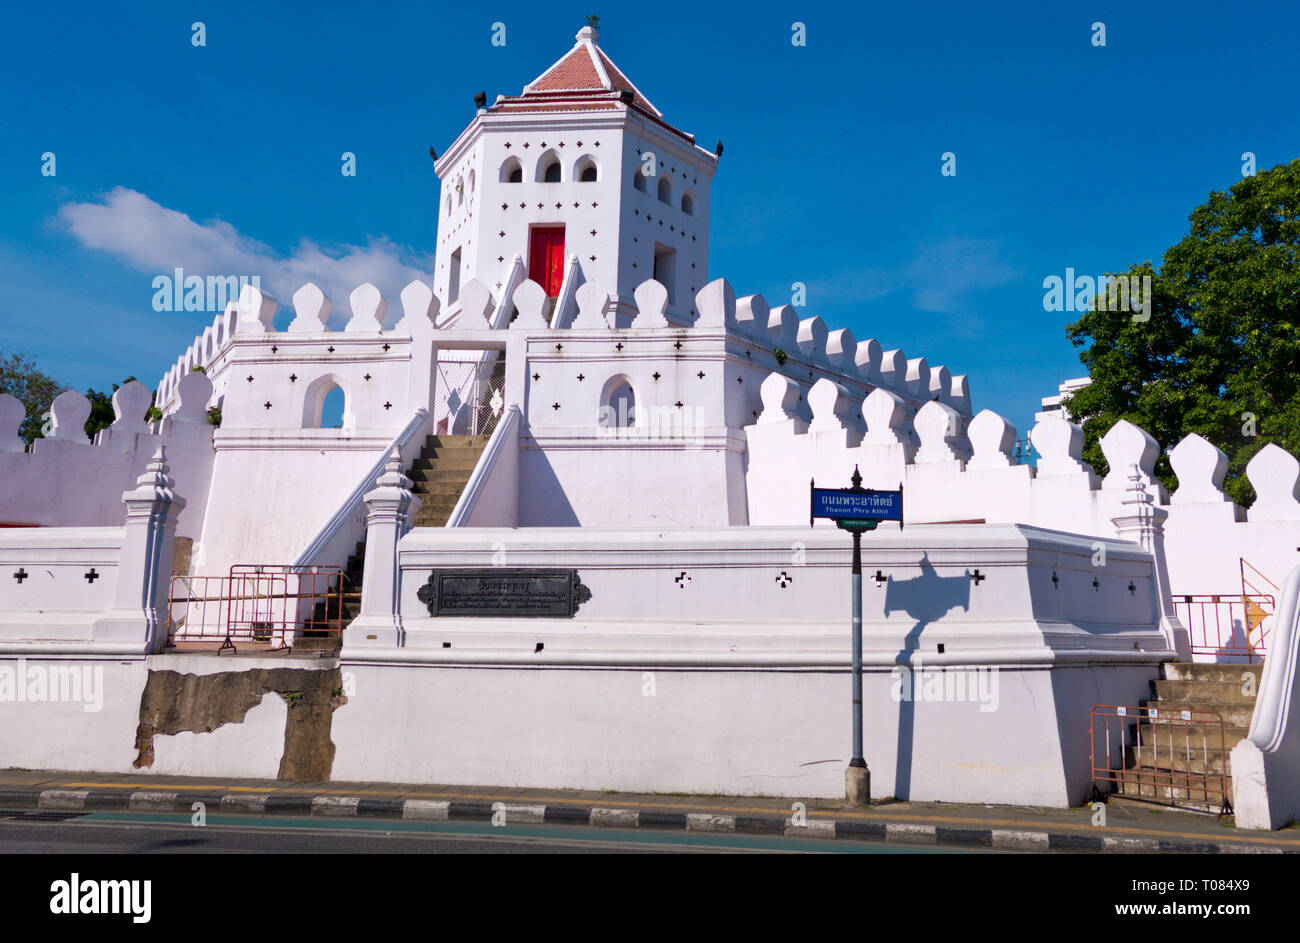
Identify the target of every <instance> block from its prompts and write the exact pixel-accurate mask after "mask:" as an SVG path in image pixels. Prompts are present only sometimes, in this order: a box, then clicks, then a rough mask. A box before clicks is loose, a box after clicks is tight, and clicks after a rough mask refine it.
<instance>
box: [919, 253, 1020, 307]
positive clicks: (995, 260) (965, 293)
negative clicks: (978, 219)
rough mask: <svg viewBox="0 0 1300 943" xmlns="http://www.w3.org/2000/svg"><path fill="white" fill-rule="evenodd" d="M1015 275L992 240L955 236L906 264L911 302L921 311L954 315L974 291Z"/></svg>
mask: <svg viewBox="0 0 1300 943" xmlns="http://www.w3.org/2000/svg"><path fill="white" fill-rule="evenodd" d="M1015 277H1016V271H1015V269H1014V268H1012V267H1011V266H1010V265H1009V264H1008V263H1006V262H1005V261H1003V260H1002V258H1001V257H1000V255H999V252H998V244H997V243H996V242H995V241H993V240H991V239H972V238H969V237H967V236H956V237H952V238H949V239H944V240H943V241H941V242H938V243H936V244H935V245H933V246H930V247H929V248H928V249H925V250H924V251H922V252H921V253H920V254H919V255H918V256H917V257H916V258H915V259H913V260H912V263H911V264H910V265H909V266H908V267H907V275H906V281H907V284H908V286H909V287H910V288H911V290H912V305H913V307H915V308H917V309H918V310H920V311H937V312H940V313H942V314H956V313H959V311H960V309H962V308H963V307H965V306H966V305H967V303H968V300H969V296H970V295H972V294H975V293H976V292H981V291H987V290H988V289H990V288H999V287H1001V286H1002V285H1006V284H1007V283H1008V282H1010V281H1012V280H1013V279H1014V278H1015Z"/></svg>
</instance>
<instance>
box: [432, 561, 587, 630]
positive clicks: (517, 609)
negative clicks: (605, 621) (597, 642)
mask: <svg viewBox="0 0 1300 943" xmlns="http://www.w3.org/2000/svg"><path fill="white" fill-rule="evenodd" d="M416 595H417V596H418V597H419V599H420V602H422V603H424V605H425V606H427V607H428V609H429V615H431V616H498V617H511V616H515V617H518V616H542V617H549V618H552V619H555V618H559V619H571V618H573V615H574V613H576V612H577V611H578V607H579V606H581V605H582V604H583V603H584V602H586V601H587V600H589V599H590V598H591V590H590V589H588V588H587V587H586V586H583V585H582V580H581V579H579V578H578V571H577V570H534V569H526V568H513V569H506V568H503V567H492V568H491V569H478V570H442V569H438V570H434V571H433V572H432V573H430V574H429V579H428V581H427V582H426V583H425V584H424V585H423V586H421V587H420V591H419V592H418V593H417V594H416Z"/></svg>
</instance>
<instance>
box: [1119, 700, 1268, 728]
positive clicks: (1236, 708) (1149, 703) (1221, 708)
mask: <svg viewBox="0 0 1300 943" xmlns="http://www.w3.org/2000/svg"><path fill="white" fill-rule="evenodd" d="M1140 703H1141V706H1142V707H1143V708H1155V709H1156V710H1168V711H1183V710H1203V711H1211V712H1213V713H1216V714H1218V715H1219V716H1220V717H1221V718H1222V719H1223V724H1224V726H1225V727H1249V726H1250V719H1251V716H1252V715H1253V714H1254V713H1255V705H1254V704H1210V705H1206V704H1205V703H1203V702H1200V701H1197V702H1196V703H1195V705H1193V704H1184V703H1170V702H1169V701H1159V700H1155V699H1151V700H1146V701H1142V702H1140ZM1193 716H1195V715H1193ZM1143 720H1144V721H1145V720H1147V718H1143ZM1155 722H1156V723H1159V722H1160V719H1159V718H1158V717H1157V718H1156V719H1155ZM1170 723H1173V724H1175V725H1176V724H1180V723H1185V721H1181V720H1180V719H1179V718H1178V717H1177V716H1176V715H1175V716H1174V717H1171V718H1170ZM1211 727H1213V724H1211Z"/></svg>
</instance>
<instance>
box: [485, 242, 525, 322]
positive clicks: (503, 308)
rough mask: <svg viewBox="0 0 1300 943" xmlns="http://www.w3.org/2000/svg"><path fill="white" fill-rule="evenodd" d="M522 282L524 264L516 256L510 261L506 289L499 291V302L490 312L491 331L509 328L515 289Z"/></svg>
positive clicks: (513, 306)
mask: <svg viewBox="0 0 1300 943" xmlns="http://www.w3.org/2000/svg"><path fill="white" fill-rule="evenodd" d="M523 280H524V263H523V261H522V260H521V259H520V258H519V256H518V255H516V256H515V257H514V258H513V259H511V260H510V274H509V275H507V276H506V287H505V288H503V289H502V290H501V302H500V303H499V304H498V305H497V307H496V310H495V311H493V312H492V317H491V319H490V322H489V323H490V324H491V325H492V329H493V330H501V329H502V328H507V327H509V326H510V312H511V311H513V310H514V308H515V289H516V288H518V287H519V285H520V283H522V282H523Z"/></svg>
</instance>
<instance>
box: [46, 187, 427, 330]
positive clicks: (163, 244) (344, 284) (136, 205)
mask: <svg viewBox="0 0 1300 943" xmlns="http://www.w3.org/2000/svg"><path fill="white" fill-rule="evenodd" d="M59 220H60V221H61V222H62V223H63V224H64V225H65V226H67V228H68V230H69V231H70V232H71V233H72V234H73V235H74V236H75V237H76V238H77V239H78V240H80V242H81V243H82V245H84V246H86V247H87V248H91V249H99V250H102V251H104V252H109V253H112V254H113V255H115V256H117V257H119V258H120V259H122V260H123V261H124V262H126V263H127V264H128V265H130V266H132V267H133V268H136V269H138V270H140V271H142V272H146V273H148V274H149V275H151V276H152V275H170V274H171V273H172V271H173V269H177V268H181V269H184V270H185V274H186V275H203V276H206V275H236V276H239V275H249V276H251V275H259V276H261V278H262V288H263V290H266V291H269V292H270V293H271V294H272V295H273V296H274V297H275V298H276V300H278V301H279V302H280V303H281V304H282V305H284V306H286V307H288V306H290V305H291V303H292V302H291V299H292V297H293V293H294V292H295V291H297V290H298V289H299V288H301V287H302V285H303V284H304V283H306V282H309V281H310V282H315V283H316V284H317V285H318V286H320V289H321V290H322V291H323V292H325V294H326V295H328V296H329V298H330V300H331V301H332V302H334V311H335V312H336V315H337V314H343V313H347V311H348V295H349V294H351V292H352V290H353V289H354V288H356V287H357V286H358V285H360V284H361V283H362V282H373V283H374V284H375V285H376V286H377V287H378V288H379V290H380V291H381V292H383V294H384V297H385V298H387V299H389V316H388V320H389V321H393V320H395V315H396V317H400V312H399V311H398V310H397V309H399V308H400V304H399V303H398V301H397V298H398V294H399V293H400V292H401V290H402V288H403V287H405V286H406V285H407V284H408V283H409V282H410V281H411V280H412V279H414V278H422V279H424V280H425V281H432V277H431V275H430V273H431V272H432V271H433V264H434V260H433V256H432V255H430V254H421V253H417V252H414V251H413V250H411V249H409V248H406V247H403V246H399V245H397V244H396V243H394V242H393V241H392V240H390V239H388V238H386V237H382V236H381V237H371V238H370V240H369V242H368V243H367V244H366V245H364V246H352V245H344V246H341V247H339V248H337V249H333V250H326V249H323V248H322V247H321V246H319V245H318V244H316V243H315V242H313V241H311V240H309V239H303V240H302V241H301V242H300V243H299V244H298V245H297V246H296V247H295V248H294V250H293V251H292V252H291V253H290V254H289V256H288V257H287V258H286V257H281V256H280V255H278V254H277V253H276V252H275V251H274V250H272V249H271V247H270V246H267V245H265V244H264V243H261V242H258V241H257V240H256V239H252V238H250V237H248V236H245V235H243V234H241V233H240V232H239V231H238V230H237V229H235V227H234V226H231V225H230V224H229V223H227V222H224V221H222V220H212V221H210V222H207V223H197V222H195V221H194V220H192V219H190V217H189V216H187V215H186V214H184V213H181V212H179V211H177V210H172V209H168V208H167V207H165V206H162V205H161V204H159V203H156V202H154V201H153V200H151V199H149V197H147V196H145V195H144V194H143V193H139V192H137V191H135V190H130V189H127V188H126V187H116V188H114V189H113V190H112V191H111V192H110V193H109V194H108V195H107V196H106V197H105V198H104V201H103V202H102V203H68V204H65V205H64V206H62V207H61V208H60V209H59Z"/></svg>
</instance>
